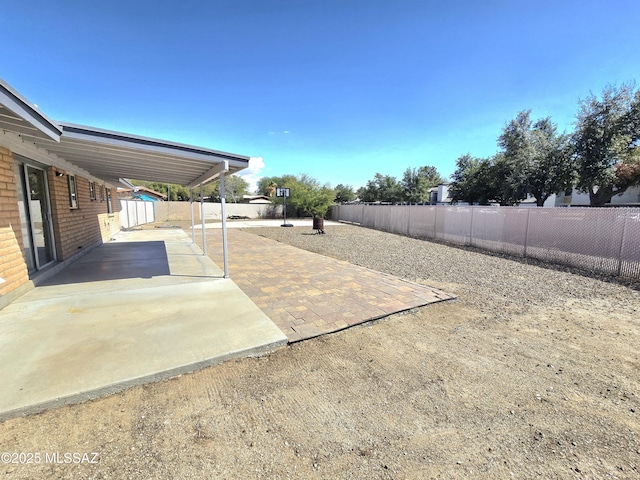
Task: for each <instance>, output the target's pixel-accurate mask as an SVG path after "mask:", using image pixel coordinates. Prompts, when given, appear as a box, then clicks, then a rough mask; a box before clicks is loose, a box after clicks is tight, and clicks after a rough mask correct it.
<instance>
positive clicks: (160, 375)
mask: <svg viewBox="0 0 640 480" xmlns="http://www.w3.org/2000/svg"><path fill="white" fill-rule="evenodd" d="M287 344H288V341H287V339H286V338H282V339H280V340H277V341H274V342H271V343H268V344H264V345H258V346H255V347H251V348H246V349H241V350H236V351H233V352H225V353H223V354H220V355H216V356H215V357H211V358H207V359H204V360H201V361H198V362H193V363H187V364H184V365H180V366H178V367H174V368H170V369H167V370H162V371H158V372H154V373H150V374H147V375H141V376H139V377H135V378H130V379H127V380H122V381H118V382H114V383H112V384H110V385H103V386H101V387H98V388H95V389H93V390H88V391H82V392H78V393H75V394H71V395H67V396H65V397H61V398H56V399H53V400H48V401H46V402H41V403H37V404H33V405H27V406H25V407H20V408H16V409H13V410H9V411H5V412H0V422H4V421H6V420H9V419H11V418H16V417H21V416H26V415H33V414H37V413H42V412H44V411H46V410H49V409H52V408H57V407H62V406H65V405H74V404H78V403H83V402H86V401H90V400H95V399H99V398H102V397H105V396H107V395H113V394H115V393H119V392H122V391H124V390H126V389H128V388H131V387H136V386H139V385H145V384H149V383H154V382H160V381H163V380H169V379H171V378H175V377H179V376H181V375H185V374H188V373H193V372H197V371H198V370H202V369H203V368H207V367H211V366H213V365H218V364H220V363H223V362H226V361H228V360H234V359H237V358H247V357H259V356H262V355H265V354H268V353H270V352H272V351H274V350H276V349H278V348H280V347H284V346H286V345H287Z"/></svg>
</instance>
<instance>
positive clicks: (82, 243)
mask: <svg viewBox="0 0 640 480" xmlns="http://www.w3.org/2000/svg"><path fill="white" fill-rule="evenodd" d="M56 171H58V172H61V173H64V174H65V175H63V176H61V177H59V176H56ZM66 173H67V172H63V171H61V170H60V169H53V168H49V169H48V172H47V177H48V180H49V193H50V195H51V212H52V214H53V230H54V236H55V239H56V253H57V256H58V260H59V261H64V260H67V259H68V258H70V257H72V256H73V255H75V254H76V253H78V252H79V251H81V250H82V249H83V248H88V247H90V246H92V245H95V244H96V243H98V242H101V241H103V242H104V241H108V240H109V238H110V237H111V235H113V234H114V233H115V232H117V231H118V230H119V229H120V220H119V217H118V213H117V212H116V213H113V214H109V213H108V210H107V200H106V194H105V200H104V201H100V190H99V189H100V186H99V185H98V184H96V199H95V200H91V199H90V198H89V180H87V179H85V178H82V177H79V176H76V185H77V190H78V208H75V209H72V208H71V207H70V205H69V183H68V177H67V175H66ZM112 202H113V206H114V209H117V208H119V206H118V202H114V201H113V200H112Z"/></svg>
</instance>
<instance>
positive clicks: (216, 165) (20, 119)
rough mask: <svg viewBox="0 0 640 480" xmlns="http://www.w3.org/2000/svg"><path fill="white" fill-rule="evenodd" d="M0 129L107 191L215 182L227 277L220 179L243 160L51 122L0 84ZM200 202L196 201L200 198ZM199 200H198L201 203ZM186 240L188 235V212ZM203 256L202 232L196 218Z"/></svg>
mask: <svg viewBox="0 0 640 480" xmlns="http://www.w3.org/2000/svg"><path fill="white" fill-rule="evenodd" d="M0 129H2V130H6V131H9V132H13V133H15V134H17V135H19V136H20V137H21V138H22V141H23V142H25V143H31V144H33V145H35V146H36V147H38V148H39V149H42V150H45V151H46V152H48V154H49V155H53V156H55V157H57V158H58V159H61V160H63V161H65V162H66V163H67V164H70V165H73V166H75V167H77V168H78V169H80V172H88V173H89V174H90V176H92V177H95V178H96V179H100V180H102V181H105V182H106V183H108V184H111V185H112V186H115V185H117V184H118V183H119V182H121V181H122V179H128V178H129V179H137V180H147V181H155V182H162V183H174V184H178V185H184V186H187V187H188V188H189V189H190V190H193V189H194V188H197V187H200V189H201V190H202V186H203V185H205V184H207V183H209V182H211V181H213V180H215V179H216V178H220V180H221V185H220V195H221V199H222V202H221V203H222V235H223V240H224V259H225V268H224V275H225V277H227V276H228V269H227V246H226V243H227V242H226V236H227V235H226V214H225V208H224V204H225V202H224V176H225V174H228V173H229V174H231V173H236V172H238V171H240V170H243V169H245V168H247V167H248V166H249V157H247V156H244V155H236V154H233V153H226V152H221V151H218V150H211V149H208V148H203V147H197V146H193V145H185V144H182V143H176V142H172V141H167V140H160V139H156V138H148V137H141V136H138V135H132V134H129V133H123V132H116V131H111V130H104V129H100V128H95V127H89V126H85V125H76V124H72V123H66V122H56V121H53V120H51V119H49V118H48V117H47V116H46V115H44V114H43V113H42V112H40V110H39V109H38V107H36V106H35V105H33V104H32V103H30V102H29V101H28V100H27V99H26V98H24V97H23V96H22V95H20V93H18V92H17V91H16V90H14V89H13V88H12V87H11V86H10V85H8V84H7V83H6V82H5V81H4V80H2V79H0ZM192 197H193V196H192ZM201 197H202V196H201ZM201 201H202V198H201ZM191 219H192V235H193V231H194V229H193V211H192V215H191ZM202 227H203V228H202V235H203V243H204V250H205V254H206V229H205V228H204V216H202Z"/></svg>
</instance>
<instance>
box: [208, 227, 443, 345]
mask: <svg viewBox="0 0 640 480" xmlns="http://www.w3.org/2000/svg"><path fill="white" fill-rule="evenodd" d="M196 239H197V241H198V243H199V244H200V245H201V239H198V236H196ZM228 243H229V274H230V276H231V279H232V280H233V281H234V282H235V283H236V284H237V285H238V286H239V287H240V288H241V289H242V291H244V293H246V294H247V295H248V296H249V298H251V300H253V301H254V303H255V304H256V305H257V306H258V307H259V308H260V309H261V310H262V311H263V312H264V313H265V314H266V315H267V316H268V317H269V318H270V319H271V320H272V321H273V322H274V323H275V324H276V325H278V327H280V328H281V329H282V331H283V332H284V333H285V335H286V336H287V337H288V338H289V341H290V342H295V341H298V340H303V339H306V338H311V337H315V336H318V335H322V334H325V333H330V332H335V331H338V330H342V329H344V328H347V327H350V326H352V325H356V324H359V323H363V322H366V321H370V320H374V319H377V318H381V317H385V316H387V315H391V314H393V313H398V312H402V311H405V310H409V309H411V308H416V307H420V306H424V305H427V304H430V303H434V302H440V301H443V300H449V299H452V298H455V296H454V295H450V294H448V293H445V292H443V291H442V290H438V289H436V288H432V287H429V286H426V285H421V284H418V283H414V282H410V281H407V280H404V279H401V278H398V277H395V276H393V275H389V274H385V273H381V272H377V271H374V270H370V269H367V268H364V267H359V266H357V265H353V264H350V263H347V262H344V261H341V260H337V259H334V258H330V257H326V256H324V255H319V254H316V253H312V252H308V251H306V250H301V249H299V248H296V247H292V246H290V245H286V244H283V243H280V242H277V241H274V240H271V239H267V238H264V237H261V236H258V235H254V234H252V233H248V232H244V231H241V230H231V229H230V230H229V231H228ZM207 254H208V255H209V257H211V259H212V260H213V261H214V262H216V263H217V264H218V265H219V266H221V265H222V262H223V258H222V237H221V234H220V231H209V232H208V233H207Z"/></svg>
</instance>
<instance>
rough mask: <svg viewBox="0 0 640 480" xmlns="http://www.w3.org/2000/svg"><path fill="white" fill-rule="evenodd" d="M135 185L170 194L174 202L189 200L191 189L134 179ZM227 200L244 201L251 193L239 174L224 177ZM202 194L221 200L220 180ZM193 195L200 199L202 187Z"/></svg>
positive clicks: (211, 198)
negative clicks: (245, 196) (244, 197)
mask: <svg viewBox="0 0 640 480" xmlns="http://www.w3.org/2000/svg"><path fill="white" fill-rule="evenodd" d="M131 183H133V184H134V185H138V186H142V187H146V188H150V189H151V190H155V191H156V192H158V193H162V194H163V195H168V200H170V201H172V202H188V201H189V189H188V188H187V187H185V186H184V185H176V184H173V183H171V184H169V183H161V182H145V181H140V180H132V181H131ZM224 190H225V195H224V198H225V201H226V202H231V203H238V202H240V201H242V199H243V196H244V195H248V194H249V184H248V183H247V181H246V180H245V179H244V178H242V177H239V176H237V175H227V176H225V177H224ZM202 196H203V198H204V200H205V201H207V202H220V180H215V181H213V182H211V183H209V184H207V185H205V186H204V187H203V188H202ZM193 197H194V199H196V200H198V201H199V200H200V188H196V189H194V191H193Z"/></svg>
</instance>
